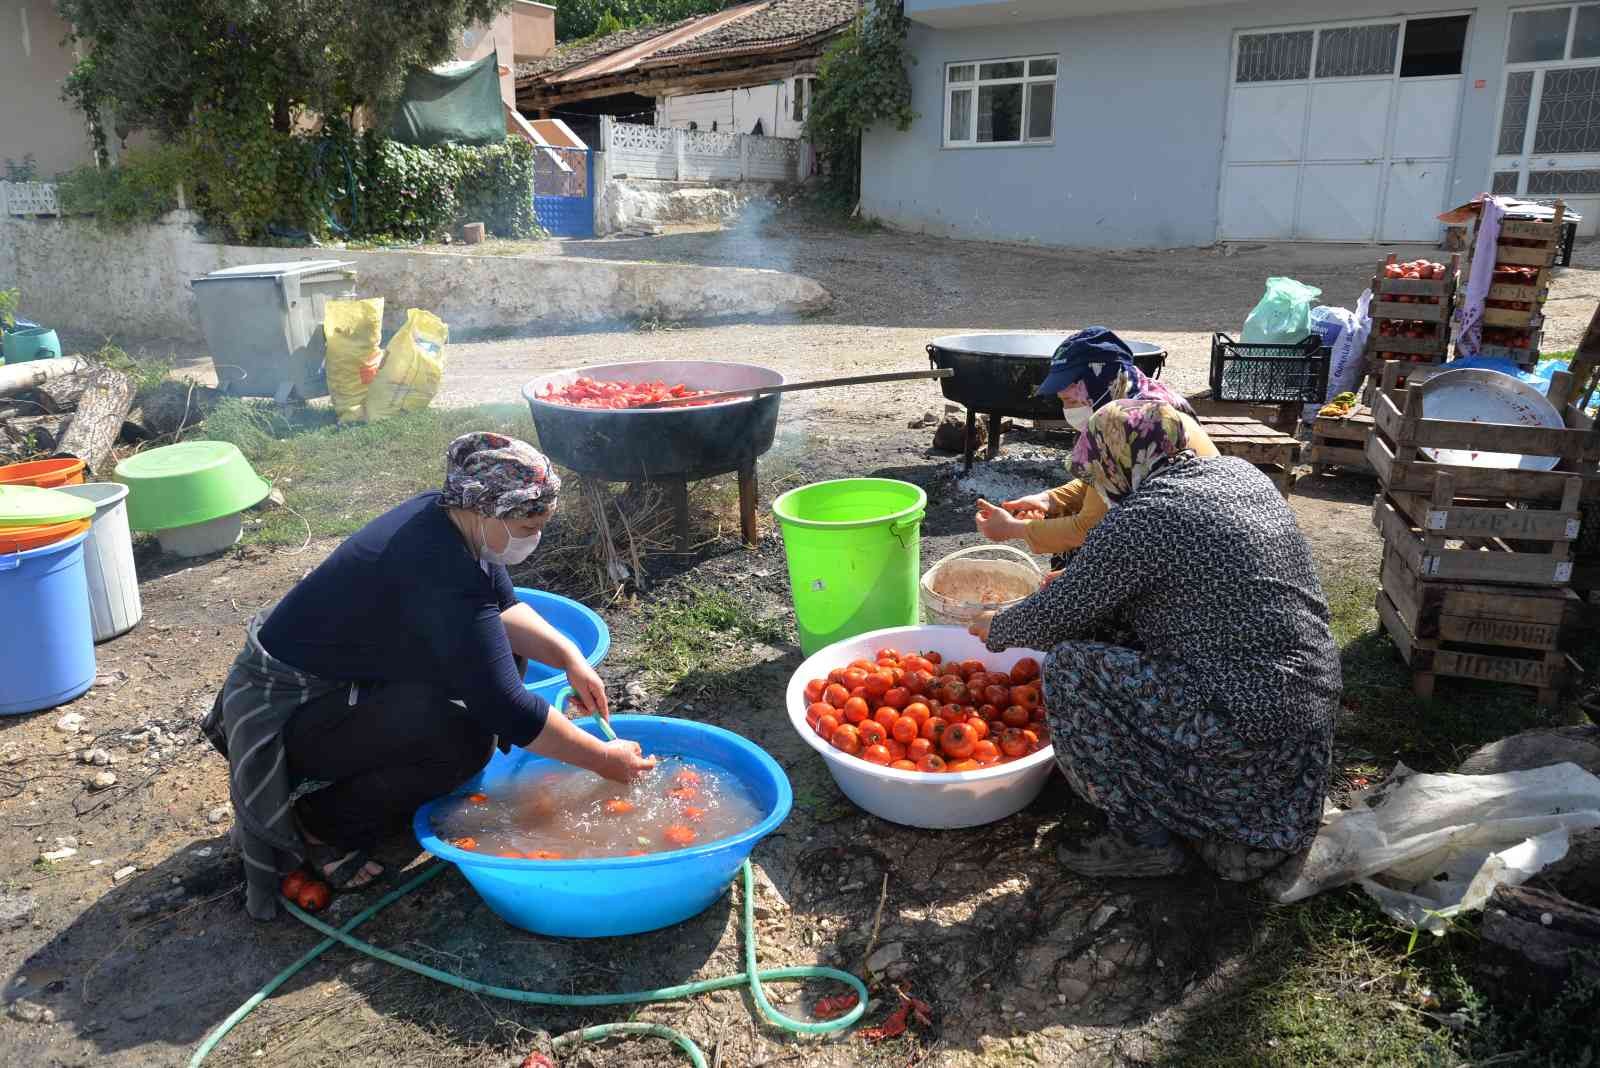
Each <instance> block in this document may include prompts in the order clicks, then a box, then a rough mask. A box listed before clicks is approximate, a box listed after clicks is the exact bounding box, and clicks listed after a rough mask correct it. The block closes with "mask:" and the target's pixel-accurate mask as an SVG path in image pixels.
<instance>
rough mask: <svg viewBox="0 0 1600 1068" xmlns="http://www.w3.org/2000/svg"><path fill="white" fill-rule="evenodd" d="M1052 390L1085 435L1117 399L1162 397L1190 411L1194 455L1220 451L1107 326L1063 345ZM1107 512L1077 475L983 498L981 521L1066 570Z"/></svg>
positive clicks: (1044, 387)
mask: <svg viewBox="0 0 1600 1068" xmlns="http://www.w3.org/2000/svg"><path fill="white" fill-rule="evenodd" d="M1052 393H1053V394H1055V395H1056V396H1057V397H1059V398H1061V410H1062V414H1063V415H1064V416H1065V417H1066V420H1067V422H1068V423H1070V424H1071V425H1072V427H1073V429H1075V430H1077V431H1079V433H1080V435H1081V433H1082V431H1083V428H1084V427H1086V426H1088V424H1089V419H1090V417H1091V416H1093V415H1094V413H1095V412H1096V411H1098V410H1099V409H1100V408H1102V407H1104V406H1105V405H1107V404H1110V403H1111V402H1112V401H1119V400H1151V401H1161V402H1162V403H1165V404H1168V405H1170V406H1172V407H1173V408H1175V409H1177V410H1178V411H1179V412H1181V413H1183V415H1184V417H1185V419H1184V429H1185V431H1186V435H1187V438H1188V441H1189V448H1190V449H1192V450H1194V453H1195V455H1197V456H1215V455H1217V450H1216V448H1215V446H1213V445H1212V444H1211V439H1210V438H1208V437H1206V433H1205V431H1204V430H1201V429H1200V424H1199V423H1198V422H1196V421H1195V419H1194V410H1193V409H1192V408H1190V407H1189V402H1188V401H1186V400H1184V399H1183V397H1181V396H1179V395H1178V394H1177V393H1176V392H1174V391H1173V390H1172V389H1170V388H1168V387H1167V386H1166V385H1165V384H1164V383H1161V382H1158V381H1156V380H1155V379H1152V378H1149V377H1147V376H1146V375H1145V373H1144V372H1143V371H1141V370H1139V368H1138V366H1137V365H1136V364H1135V363H1134V362H1133V349H1132V348H1131V347H1129V345H1128V343H1127V342H1125V341H1123V340H1122V339H1121V338H1120V337H1118V336H1117V335H1116V334H1114V333H1112V332H1111V331H1110V330H1107V329H1106V328H1105V327H1103V326H1091V327H1089V329H1087V330H1080V331H1079V332H1078V333H1076V334H1073V335H1072V336H1071V337H1069V338H1067V339H1066V340H1065V341H1063V342H1062V343H1061V344H1060V345H1059V346H1058V347H1057V348H1056V351H1055V355H1054V356H1052V357H1051V359H1050V371H1049V373H1048V374H1047V375H1046V376H1045V380H1044V381H1043V382H1042V383H1040V385H1039V388H1038V389H1037V390H1036V391H1035V396H1039V397H1048V396H1049V395H1050V394H1052ZM1105 514H1106V508H1105V502H1104V501H1103V500H1101V499H1100V498H1099V497H1096V496H1095V495H1094V494H1092V493H1090V492H1088V486H1087V485H1086V484H1085V483H1084V482H1083V480H1082V479H1074V480H1073V481H1071V482H1068V483H1067V484H1066V485H1064V486H1057V487H1056V488H1054V489H1051V490H1045V491H1044V492H1042V493H1034V494H1030V495H1029V496H1026V497H1018V498H1016V499H1015V500H1009V501H1006V502H1005V503H1003V504H1000V505H994V504H990V503H989V502H988V501H985V500H981V499H980V500H979V501H978V512H977V517H976V518H977V526H978V533H980V534H982V535H983V536H984V537H986V538H988V539H989V540H990V541H1025V542H1027V544H1028V548H1029V549H1031V550H1032V551H1034V552H1036V553H1046V554H1049V555H1050V557H1051V561H1050V566H1051V567H1052V568H1059V567H1061V566H1062V564H1063V563H1065V560H1066V554H1068V553H1071V552H1073V551H1075V550H1076V549H1077V548H1078V546H1080V545H1082V544H1083V539H1084V538H1085V537H1087V536H1088V534H1089V531H1091V530H1093V529H1094V525H1095V524H1096V523H1098V522H1100V520H1101V519H1103V518H1105Z"/></svg>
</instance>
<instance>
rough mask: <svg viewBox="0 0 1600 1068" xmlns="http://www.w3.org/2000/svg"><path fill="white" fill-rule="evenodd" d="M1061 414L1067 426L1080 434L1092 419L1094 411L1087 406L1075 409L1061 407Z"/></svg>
mask: <svg viewBox="0 0 1600 1068" xmlns="http://www.w3.org/2000/svg"><path fill="white" fill-rule="evenodd" d="M1061 414H1062V416H1063V417H1064V418H1065V419H1066V421H1067V424H1068V425H1069V426H1071V427H1072V429H1074V430H1076V431H1077V432H1078V433H1080V434H1081V433H1083V430H1084V428H1085V427H1087V426H1088V425H1089V420H1090V419H1093V418H1094V409H1093V408H1091V407H1090V406H1089V405H1087V404H1085V405H1082V406H1080V407H1077V408H1069V407H1067V406H1065V405H1063V406H1062V408H1061Z"/></svg>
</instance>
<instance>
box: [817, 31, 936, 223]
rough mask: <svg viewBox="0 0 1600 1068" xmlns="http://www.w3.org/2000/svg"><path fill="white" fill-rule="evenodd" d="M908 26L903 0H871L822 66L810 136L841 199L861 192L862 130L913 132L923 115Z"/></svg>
mask: <svg viewBox="0 0 1600 1068" xmlns="http://www.w3.org/2000/svg"><path fill="white" fill-rule="evenodd" d="M908 26H909V22H908V20H907V19H906V17H905V15H904V14H903V13H902V11H901V7H900V4H899V2H898V0H871V2H870V4H869V5H868V6H866V7H865V8H864V9H863V10H862V11H860V12H859V13H858V14H857V15H856V20H855V22H854V23H852V24H851V26H850V29H849V30H847V31H846V32H845V33H844V34H843V35H842V36H840V37H839V38H838V40H836V41H834V42H833V44H831V45H829V46H828V50H827V52H825V53H824V54H823V56H822V62H821V64H820V65H819V66H818V68H817V85H816V93H815V95H814V96H813V97H812V100H811V110H810V111H809V112H808V113H807V114H806V126H805V135H806V138H807V139H808V140H809V141H810V142H811V145H812V148H813V149H814V150H815V151H816V153H817V155H818V157H819V158H820V159H821V160H822V163H823V166H824V167H825V168H826V182H827V185H828V188H829V189H830V190H832V191H833V192H834V194H835V195H836V196H838V197H840V198H848V199H849V200H851V201H853V200H854V199H855V198H856V196H857V195H858V194H859V193H860V184H861V135H862V133H863V132H864V131H866V130H867V129H868V128H869V127H872V126H875V125H877V124H878V123H880V122H886V123H890V124H892V125H893V126H894V128H895V129H897V130H909V129H910V128H911V122H912V120H913V119H915V118H916V117H917V113H916V112H915V111H913V110H912V109H911V76H910V74H909V73H907V71H906V65H907V63H915V62H916V60H915V59H913V58H911V56H910V55H909V54H908V52H907V50H906V29H907V27H908Z"/></svg>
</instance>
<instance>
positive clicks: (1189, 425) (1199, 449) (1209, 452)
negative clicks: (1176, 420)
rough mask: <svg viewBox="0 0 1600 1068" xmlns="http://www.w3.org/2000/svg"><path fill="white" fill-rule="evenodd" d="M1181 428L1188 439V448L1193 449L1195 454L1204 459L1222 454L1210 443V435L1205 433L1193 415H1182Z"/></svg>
mask: <svg viewBox="0 0 1600 1068" xmlns="http://www.w3.org/2000/svg"><path fill="white" fill-rule="evenodd" d="M1183 429H1184V433H1185V435H1186V436H1187V437H1188V439H1189V448H1191V449H1193V450H1194V454H1195V455H1196V456H1198V457H1200V458H1201V459H1206V458H1209V457H1212V456H1220V455H1222V454H1221V453H1219V452H1217V447H1216V446H1215V445H1213V444H1212V443H1211V438H1210V436H1209V435H1207V434H1206V432H1205V430H1204V429H1202V428H1201V426H1200V424H1199V423H1197V422H1195V420H1194V417H1193V416H1189V415H1186V416H1184V417H1183Z"/></svg>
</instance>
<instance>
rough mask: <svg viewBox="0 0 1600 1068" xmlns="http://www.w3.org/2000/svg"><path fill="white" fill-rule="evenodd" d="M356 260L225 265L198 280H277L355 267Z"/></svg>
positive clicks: (287, 261) (197, 280) (197, 279)
mask: <svg viewBox="0 0 1600 1068" xmlns="http://www.w3.org/2000/svg"><path fill="white" fill-rule="evenodd" d="M354 266H355V261H354V260H286V261H284V262H283V263H249V264H244V265H242V266H239V267H225V268H223V269H222V270H220V271H212V272H210V273H209V274H206V275H204V276H202V277H200V278H196V279H194V281H196V282H237V281H240V280H243V279H250V278H265V279H271V280H273V281H277V280H278V279H281V278H286V277H288V276H290V275H307V274H324V273H329V272H334V271H341V270H344V269H345V268H347V267H354Z"/></svg>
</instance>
